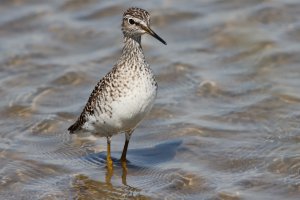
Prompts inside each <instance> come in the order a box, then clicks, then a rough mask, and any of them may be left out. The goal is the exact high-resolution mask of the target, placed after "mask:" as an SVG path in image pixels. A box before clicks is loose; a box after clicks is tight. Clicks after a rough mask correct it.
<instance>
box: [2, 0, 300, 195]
mask: <svg viewBox="0 0 300 200" xmlns="http://www.w3.org/2000/svg"><path fill="white" fill-rule="evenodd" d="M132 5H134V6H138V7H142V8H145V9H147V10H149V11H150V13H151V15H152V25H153V29H154V30H155V31H156V32H157V33H158V34H159V35H160V36H161V37H162V38H164V39H165V40H166V41H167V43H168V46H164V45H162V44H160V43H159V42H158V41H156V40H155V39H153V38H151V37H149V36H145V37H144V38H143V46H144V50H145V55H146V58H147V60H148V62H149V63H150V65H151V66H152V69H153V71H154V72H155V74H156V77H157V81H158V84H159V93H158V97H157V100H156V103H155V106H154V108H153V110H152V112H151V113H150V115H149V116H148V117H147V118H146V119H145V120H144V121H143V122H142V123H141V125H140V126H139V127H138V128H137V130H136V131H135V132H134V135H133V137H132V139H131V143H130V146H129V152H128V159H129V163H128V165H127V168H125V167H124V166H122V165H121V164H120V163H119V162H118V161H117V158H118V157H119V156H120V151H121V150H122V146H123V143H124V135H122V134H121V135H118V136H115V137H113V140H112V151H113V152H112V156H113V160H114V161H115V162H114V171H113V172H112V173H109V172H108V171H107V169H106V165H105V155H106V152H105V151H106V139H105V138H92V137H84V138H82V137H75V136H74V137H71V136H70V135H69V134H68V133H67V131H66V129H67V128H68V127H69V126H70V125H71V124H72V122H74V120H75V118H76V117H77V116H78V114H79V113H80V112H81V110H82V107H83V106H84V104H85V103H86V100H87V98H88V96H89V94H90V92H91V90H92V89H93V86H94V85H95V84H96V82H97V81H98V80H99V79H100V78H101V77H102V76H103V75H105V74H106V73H107V72H108V71H109V70H110V68H111V67H112V65H113V64H114V63H115V62H116V60H117V58H118V56H119V55H120V50H121V48H122V35H121V31H120V23H121V16H122V13H123V12H124V10H126V9H127V8H128V7H130V6H132ZM299 13H300V3H299V1H296V0H288V1H286V0H265V1H257V0H247V1H246V0H244V1H238V0H230V1H220V0H212V1H205V0H202V1H196V0H195V1H188V2H183V1H152V2H149V1H148V2H147V3H146V2H140V1H113V2H112V1H111V2H109V1H107V2H103V1H97V0H88V1H83V0H72V1H71V0H69V1H67V0H63V1H61V0H53V1H51V2H50V1H45V0H42V1H41V0H30V1H22V0H10V1H8V0H4V1H1V5H0V15H1V17H0V51H1V54H0V69H1V73H0V77H1V79H0V95H1V102H0V111H1V116H0V117H1V120H0V123H1V129H0V160H1V162H0V167H1V168H0V169H1V170H0V199H47V200H48V199H49V200H50V199H105V198H107V199H226V200H238V199H264V200H267V199H272V200H273V199H299V195H300V145H299V142H300V131H299V128H300V124H299V122H300V87H299V86H300V79H299V77H300V57H299V55H300V46H299V42H300V23H299V22H300V15H299Z"/></svg>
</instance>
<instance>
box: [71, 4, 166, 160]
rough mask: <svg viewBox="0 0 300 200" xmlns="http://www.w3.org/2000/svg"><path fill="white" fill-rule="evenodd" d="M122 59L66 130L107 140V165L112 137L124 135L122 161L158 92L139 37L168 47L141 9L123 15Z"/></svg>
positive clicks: (103, 79)
mask: <svg viewBox="0 0 300 200" xmlns="http://www.w3.org/2000/svg"><path fill="white" fill-rule="evenodd" d="M122 31H123V35H124V47H123V50H122V55H121V57H120V58H119V60H118V62H117V63H116V64H115V66H114V67H113V68H112V70H111V71H110V72H109V73H108V74H106V75H105V76H104V77H103V78H102V79H101V80H100V81H99V82H98V84H97V85H96V86H95V88H94V90H93V92H92V93H91V95H90V97H89V99H88V102H87V104H86V105H85V107H84V109H83V111H82V113H81V114H80V116H79V118H78V119H77V121H76V122H75V123H74V124H73V125H72V126H70V127H69V129H68V130H69V131H70V133H71V134H73V133H75V134H76V133H79V132H90V133H92V134H93V135H95V136H101V137H106V138H107V156H106V159H107V163H112V160H111V156H110V143H111V137H112V136H113V135H115V134H117V133H121V132H125V144H124V148H123V152H122V156H121V161H122V162H124V161H125V162H126V153H127V148H128V144H129V140H130V137H131V134H132V133H133V131H134V129H135V128H136V127H137V125H138V124H139V123H140V122H141V120H142V119H143V118H144V117H145V115H146V114H147V113H148V112H149V111H150V110H151V108H152V106H153V103H154V99H155V97H156V92H157V83H156V81H155V78H154V75H153V73H152V70H151V69H150V67H149V64H148V63H147V62H146V61H145V57H144V53H143V50H142V46H141V36H142V35H143V34H145V33H147V34H149V35H151V36H153V37H154V38H156V39H158V40H159V41H160V42H162V43H163V44H165V45H166V44H167V43H166V42H165V41H164V40H163V39H162V38H161V37H159V36H158V35H157V34H156V33H155V32H154V31H153V30H152V29H151V28H150V15H149V13H148V12H147V11H146V10H143V9H140V8H129V9H128V10H127V11H126V12H125V13H124V14H123V21H122Z"/></svg>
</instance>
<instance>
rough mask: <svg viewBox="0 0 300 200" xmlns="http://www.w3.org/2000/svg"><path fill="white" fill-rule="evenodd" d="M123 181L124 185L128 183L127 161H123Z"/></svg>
mask: <svg viewBox="0 0 300 200" xmlns="http://www.w3.org/2000/svg"><path fill="white" fill-rule="evenodd" d="M122 169H123V170H122V183H123V185H127V163H126V162H122Z"/></svg>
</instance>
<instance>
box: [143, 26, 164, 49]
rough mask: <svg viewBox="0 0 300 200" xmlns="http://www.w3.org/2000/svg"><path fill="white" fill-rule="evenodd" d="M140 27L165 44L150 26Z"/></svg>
mask: <svg viewBox="0 0 300 200" xmlns="http://www.w3.org/2000/svg"><path fill="white" fill-rule="evenodd" d="M142 29H144V31H146V32H147V33H148V34H149V35H151V36H153V37H154V38H156V39H158V40H159V41H160V42H161V43H163V44H164V45H167V43H166V42H165V41H164V40H163V39H162V38H161V37H159V36H158V35H157V34H156V33H155V32H154V31H153V30H152V29H151V28H149V27H147V26H142Z"/></svg>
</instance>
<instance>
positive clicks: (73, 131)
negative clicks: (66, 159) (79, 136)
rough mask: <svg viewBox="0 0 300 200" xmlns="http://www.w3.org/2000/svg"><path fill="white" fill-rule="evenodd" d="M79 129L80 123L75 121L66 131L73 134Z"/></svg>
mask: <svg viewBox="0 0 300 200" xmlns="http://www.w3.org/2000/svg"><path fill="white" fill-rule="evenodd" d="M79 129H80V123H79V122H78V121H76V122H75V123H74V124H73V125H72V126H70V127H69V128H68V131H69V133H70V134H74V133H75V132H76V131H77V130H79Z"/></svg>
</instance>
